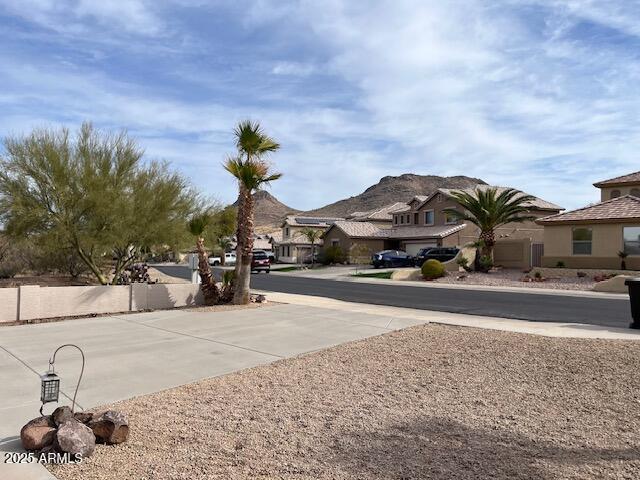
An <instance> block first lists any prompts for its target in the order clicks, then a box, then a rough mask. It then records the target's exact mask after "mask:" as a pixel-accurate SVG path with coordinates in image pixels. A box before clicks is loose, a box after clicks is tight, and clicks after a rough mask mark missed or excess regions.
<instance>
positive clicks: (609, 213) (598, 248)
mask: <svg viewBox="0 0 640 480" xmlns="http://www.w3.org/2000/svg"><path fill="white" fill-rule="evenodd" d="M594 186H595V187H597V188H599V189H600V198H601V201H600V202H599V203H596V204H593V205H588V206H586V207H584V208H579V209H577V210H570V211H568V212H563V213H560V214H558V215H552V216H549V217H545V218H541V219H540V220H538V224H539V225H542V226H543V227H544V256H543V257H542V265H543V266H545V267H556V266H559V265H563V266H565V267H569V268H584V269H587V268H597V269H619V268H620V267H621V263H622V262H621V258H620V255H619V254H620V253H621V252H622V253H623V254H624V255H625V256H626V258H625V263H626V266H627V268H629V269H633V270H640V172H635V173H630V174H628V175H623V176H620V177H615V178H611V179H609V180H603V181H601V182H596V183H594Z"/></svg>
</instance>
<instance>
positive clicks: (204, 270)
mask: <svg viewBox="0 0 640 480" xmlns="http://www.w3.org/2000/svg"><path fill="white" fill-rule="evenodd" d="M210 221H211V217H210V215H209V213H208V212H203V213H199V214H196V215H193V216H192V217H191V219H190V220H189V223H188V225H187V227H188V229H189V232H190V233H191V235H193V236H194V237H196V252H197V253H198V273H199V274H200V289H201V290H202V295H203V296H204V302H205V304H206V305H215V304H216V303H218V301H219V300H220V291H219V290H218V287H217V286H216V282H215V280H214V278H213V275H211V267H210V266H209V256H208V255H207V250H206V249H205V246H204V232H205V230H206V229H207V226H208V225H209V222H210Z"/></svg>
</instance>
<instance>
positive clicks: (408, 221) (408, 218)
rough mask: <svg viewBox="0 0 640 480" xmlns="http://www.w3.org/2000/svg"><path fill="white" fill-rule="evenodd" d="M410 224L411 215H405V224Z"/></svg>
mask: <svg viewBox="0 0 640 480" xmlns="http://www.w3.org/2000/svg"><path fill="white" fill-rule="evenodd" d="M409 223H411V215H409V214H408V213H407V224H409Z"/></svg>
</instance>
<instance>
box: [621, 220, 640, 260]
mask: <svg viewBox="0 0 640 480" xmlns="http://www.w3.org/2000/svg"><path fill="white" fill-rule="evenodd" d="M622 238H623V239H624V253H626V254H627V255H640V227H623V228H622Z"/></svg>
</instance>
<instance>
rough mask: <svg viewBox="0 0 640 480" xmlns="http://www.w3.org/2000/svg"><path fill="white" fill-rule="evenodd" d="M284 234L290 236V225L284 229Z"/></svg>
mask: <svg viewBox="0 0 640 480" xmlns="http://www.w3.org/2000/svg"><path fill="white" fill-rule="evenodd" d="M284 236H285V237H288V236H289V227H287V228H285V229H284Z"/></svg>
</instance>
